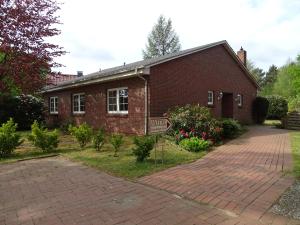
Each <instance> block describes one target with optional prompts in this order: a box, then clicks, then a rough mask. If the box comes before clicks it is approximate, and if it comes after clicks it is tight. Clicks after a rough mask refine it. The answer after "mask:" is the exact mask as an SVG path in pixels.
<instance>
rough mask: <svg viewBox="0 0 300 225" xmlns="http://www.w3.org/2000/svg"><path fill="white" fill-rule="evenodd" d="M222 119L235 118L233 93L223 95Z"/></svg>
mask: <svg viewBox="0 0 300 225" xmlns="http://www.w3.org/2000/svg"><path fill="white" fill-rule="evenodd" d="M222 117H224V118H233V94H232V93H223V98H222Z"/></svg>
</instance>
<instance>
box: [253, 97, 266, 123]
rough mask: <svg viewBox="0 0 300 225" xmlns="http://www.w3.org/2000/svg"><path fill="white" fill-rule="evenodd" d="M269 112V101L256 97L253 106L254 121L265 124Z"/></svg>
mask: <svg viewBox="0 0 300 225" xmlns="http://www.w3.org/2000/svg"><path fill="white" fill-rule="evenodd" d="M268 110H269V101H268V99H266V98H264V97H260V96H258V97H256V98H255V100H254V101H253V104H252V116H253V120H254V122H255V123H257V124H263V123H264V121H265V120H266V117H267V115H268Z"/></svg>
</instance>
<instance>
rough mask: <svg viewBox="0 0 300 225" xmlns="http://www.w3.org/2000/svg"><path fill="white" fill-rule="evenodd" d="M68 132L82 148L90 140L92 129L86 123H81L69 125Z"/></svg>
mask: <svg viewBox="0 0 300 225" xmlns="http://www.w3.org/2000/svg"><path fill="white" fill-rule="evenodd" d="M69 132H70V134H71V135H72V136H73V137H75V139H76V140H77V142H78V143H79V145H80V148H84V147H85V146H86V145H87V144H88V143H89V142H90V141H91V140H92V135H93V130H92V128H91V127H90V126H89V125H88V124H87V123H82V124H80V125H79V126H78V127H76V126H72V125H70V126H69Z"/></svg>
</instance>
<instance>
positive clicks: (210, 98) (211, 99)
mask: <svg viewBox="0 0 300 225" xmlns="http://www.w3.org/2000/svg"><path fill="white" fill-rule="evenodd" d="M207 94H208V95H207V104H208V105H213V104H214V92H213V91H208V92H207Z"/></svg>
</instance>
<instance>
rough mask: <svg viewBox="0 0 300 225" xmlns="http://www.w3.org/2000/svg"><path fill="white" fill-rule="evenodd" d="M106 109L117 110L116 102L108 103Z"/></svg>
mask: <svg viewBox="0 0 300 225" xmlns="http://www.w3.org/2000/svg"><path fill="white" fill-rule="evenodd" d="M108 110H109V111H117V105H116V104H115V105H109V106H108Z"/></svg>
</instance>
